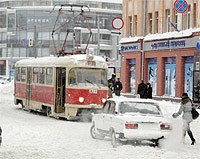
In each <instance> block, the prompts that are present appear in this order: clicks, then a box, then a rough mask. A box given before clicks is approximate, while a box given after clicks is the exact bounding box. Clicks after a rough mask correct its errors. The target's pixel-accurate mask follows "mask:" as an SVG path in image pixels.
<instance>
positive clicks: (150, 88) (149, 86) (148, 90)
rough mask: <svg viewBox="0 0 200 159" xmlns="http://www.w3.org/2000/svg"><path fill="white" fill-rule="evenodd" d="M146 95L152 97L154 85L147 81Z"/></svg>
mask: <svg viewBox="0 0 200 159" xmlns="http://www.w3.org/2000/svg"><path fill="white" fill-rule="evenodd" d="M146 97H147V98H149V99H152V87H151V84H150V83H147V89H146Z"/></svg>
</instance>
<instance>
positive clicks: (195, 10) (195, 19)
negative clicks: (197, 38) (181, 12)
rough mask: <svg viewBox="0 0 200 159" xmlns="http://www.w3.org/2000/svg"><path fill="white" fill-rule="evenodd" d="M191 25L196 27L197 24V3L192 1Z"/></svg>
mask: <svg viewBox="0 0 200 159" xmlns="http://www.w3.org/2000/svg"><path fill="white" fill-rule="evenodd" d="M193 7H194V8H193V27H196V25H197V4H196V3H194V6H193Z"/></svg>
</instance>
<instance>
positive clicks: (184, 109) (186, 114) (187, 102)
mask: <svg viewBox="0 0 200 159" xmlns="http://www.w3.org/2000/svg"><path fill="white" fill-rule="evenodd" d="M180 105H181V106H180V108H179V110H178V112H177V113H174V114H173V115H172V117H173V118H177V117H178V116H179V115H181V114H182V113H183V116H182V118H183V141H184V138H185V135H186V132H187V133H188V135H189V137H190V139H191V141H192V143H191V145H194V144H195V143H196V140H195V139H194V136H193V134H192V131H191V130H190V123H191V122H192V121H193V116H192V108H193V104H192V101H191V99H190V98H189V97H188V94H187V93H183V94H182V96H181V103H180Z"/></svg>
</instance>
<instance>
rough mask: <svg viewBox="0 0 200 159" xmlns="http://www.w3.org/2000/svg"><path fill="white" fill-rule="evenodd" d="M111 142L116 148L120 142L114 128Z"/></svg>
mask: <svg viewBox="0 0 200 159" xmlns="http://www.w3.org/2000/svg"><path fill="white" fill-rule="evenodd" d="M111 144H112V146H113V147H114V148H116V147H117V144H118V141H117V138H116V133H115V131H114V130H112V131H111Z"/></svg>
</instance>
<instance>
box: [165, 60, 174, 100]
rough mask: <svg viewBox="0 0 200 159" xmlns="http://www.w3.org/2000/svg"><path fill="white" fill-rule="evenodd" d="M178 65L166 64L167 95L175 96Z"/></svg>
mask: <svg viewBox="0 0 200 159" xmlns="http://www.w3.org/2000/svg"><path fill="white" fill-rule="evenodd" d="M175 67H176V65H175V64H174V63H165V95H166V96H175V88H176V71H175Z"/></svg>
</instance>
